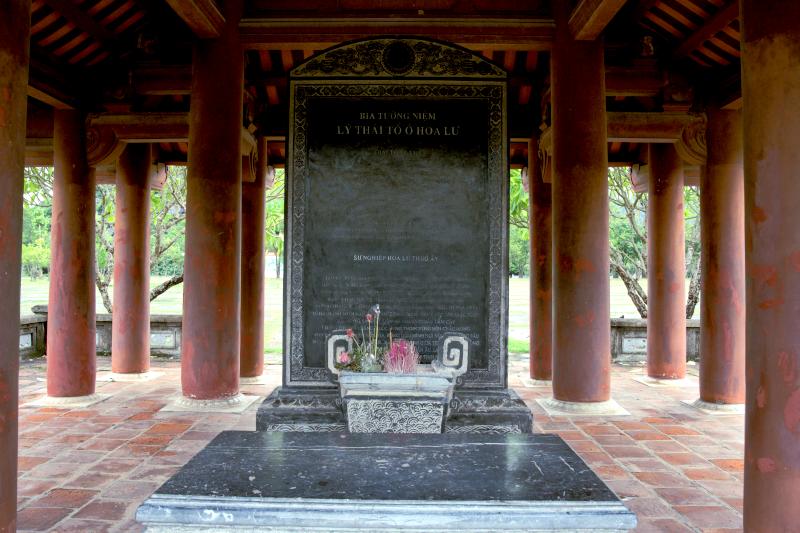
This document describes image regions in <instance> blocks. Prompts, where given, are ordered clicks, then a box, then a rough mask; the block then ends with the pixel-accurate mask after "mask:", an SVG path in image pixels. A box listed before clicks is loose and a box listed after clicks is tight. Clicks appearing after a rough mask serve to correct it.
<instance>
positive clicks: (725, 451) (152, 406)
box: [18, 356, 744, 533]
mask: <svg viewBox="0 0 800 533" xmlns="http://www.w3.org/2000/svg"><path fill="white" fill-rule="evenodd" d="M108 364H109V362H108V360H107V359H105V358H101V359H100V360H99V367H100V369H101V370H103V369H105V370H108ZM153 368H154V369H155V370H160V371H164V375H163V376H161V377H160V378H158V379H156V380H153V381H148V382H142V383H118V382H117V383H112V382H99V383H98V386H97V391H98V392H99V393H104V394H111V395H112V396H111V398H109V399H108V400H106V401H104V402H102V403H99V404H96V405H94V406H91V407H89V408H87V409H75V410H61V409H53V408H37V407H33V406H27V405H22V406H21V408H20V441H19V443H20V458H19V469H20V479H19V500H18V509H19V530H20V531H29V530H30V531H63V532H66V531H75V532H81V533H89V532H92V533H94V532H104V531H115V532H116V531H125V532H128V531H141V528H140V527H139V526H137V524H136V523H135V521H134V520H133V515H134V512H135V510H136V507H137V506H138V505H139V503H141V502H142V501H143V500H144V499H145V498H146V497H147V496H148V495H150V493H152V492H153V491H154V490H155V489H156V488H157V487H158V486H159V485H160V484H161V483H163V482H164V481H165V480H166V479H167V478H169V477H170V476H171V475H172V474H173V473H174V472H175V471H177V470H178V469H179V468H180V466H181V465H183V464H184V463H186V462H187V461H188V460H189V459H190V458H191V457H192V456H193V455H194V454H195V453H196V452H197V451H199V450H200V449H201V448H203V447H204V446H205V444H206V443H207V442H208V441H209V440H211V439H212V438H213V437H214V436H215V435H216V434H217V433H219V432H220V431H223V430H226V429H244V430H254V429H255V411H256V409H257V405H258V404H257V403H256V404H254V405H253V406H252V407H250V408H249V409H248V410H247V411H246V412H245V413H243V414H241V415H238V414H192V413H160V412H158V410H159V409H160V408H161V407H162V406H163V405H165V403H166V402H167V400H168V398H169V397H171V396H173V395H175V394H176V393H177V392H178V391H179V390H180V377H179V376H180V364H179V363H178V362H174V361H169V362H163V361H155V362H154V363H153ZM267 368H268V370H267V378H268V381H269V383H270V384H269V385H267V386H264V385H248V386H243V387H242V392H244V393H245V394H257V395H262V396H263V395H266V394H267V393H268V392H269V391H270V390H272V388H273V387H274V386H276V385H278V384H279V382H280V367H279V366H276V365H269V366H268V367H267ZM641 374H642V369H641V368H640V367H623V366H615V367H614V372H613V375H612V390H613V396H614V399H616V400H617V401H618V402H619V403H620V404H622V406H623V407H625V408H626V409H627V410H628V411H629V412H630V413H631V416H627V417H608V418H604V417H577V416H574V417H572V416H571V417H562V416H558V417H549V416H547V415H546V413H545V412H544V411H543V410H542V409H541V408H540V407H539V405H538V404H537V403H536V402H535V400H536V399H537V398H544V397H547V396H548V395H549V389H547V388H538V387H537V388H526V387H524V386H523V385H522V381H521V378H522V377H524V376H526V375H527V362H526V359H525V357H522V356H512V358H511V365H510V382H511V384H512V386H514V388H515V389H516V390H517V391H518V392H519V393H520V395H521V396H522V398H523V399H524V400H525V401H526V403H527V404H528V405H529V406H530V407H531V410H532V411H533V413H534V420H535V430H536V431H537V432H551V433H557V434H559V435H561V436H562V437H563V438H564V440H566V441H567V442H568V443H569V445H570V446H572V448H573V449H574V450H575V451H576V452H578V453H579V454H580V455H581V457H583V459H584V460H585V461H586V462H587V463H588V464H589V465H590V466H591V467H592V468H593V469H594V471H595V472H597V474H598V475H599V476H600V477H601V478H603V480H604V481H605V482H606V483H608V485H609V486H610V487H611V488H612V489H613V490H614V491H615V492H616V493H617V495H619V497H620V498H622V499H623V501H624V502H625V505H627V506H628V508H630V509H631V510H633V511H634V512H636V514H637V516H638V518H639V528H638V529H637V531H667V532H674V531H708V532H711V531H740V530H741V526H742V515H741V508H742V455H743V441H744V436H743V417H742V416H740V415H724V416H710V415H705V414H703V413H702V412H700V411H697V410H695V409H693V408H691V407H688V406H686V405H683V404H681V403H680V400H688V399H695V398H696V397H697V378H696V377H691V376H690V378H689V379H688V380H687V383H686V385H682V386H674V387H658V388H656V387H648V386H646V385H643V384H641V383H638V382H636V381H634V380H633V377H635V376H641ZM44 375H45V374H44V366H43V364H42V363H25V364H23V368H22V370H21V375H20V395H21V398H20V400H21V403H23V404H24V402H27V401H30V400H33V399H35V398H37V397H40V396H41V395H42V394H44Z"/></svg>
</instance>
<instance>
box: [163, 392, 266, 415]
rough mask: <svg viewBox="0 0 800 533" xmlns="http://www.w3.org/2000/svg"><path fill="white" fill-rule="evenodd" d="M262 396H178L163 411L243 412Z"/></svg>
mask: <svg viewBox="0 0 800 533" xmlns="http://www.w3.org/2000/svg"><path fill="white" fill-rule="evenodd" d="M259 398H261V396H253V395H249V394H248V395H244V394H241V393H239V394H236V395H235V396H230V397H228V398H215V399H211V400H198V399H195V398H187V397H186V396H178V397H176V398H173V399H172V401H170V402H169V403H168V404H167V405H165V406H164V407H162V408H161V411H166V412H174V413H200V412H202V413H243V412H245V411H246V410H247V409H248V408H249V407H250V406H251V405H253V404H254V403H255V402H256V401H257V400H258V399H259Z"/></svg>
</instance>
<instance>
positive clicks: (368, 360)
mask: <svg viewBox="0 0 800 533" xmlns="http://www.w3.org/2000/svg"><path fill="white" fill-rule="evenodd" d="M381 370H383V368H382V367H381V365H380V364H378V358H377V357H376V356H375V354H374V353H370V352H367V353H365V354H364V356H363V357H362V358H361V371H362V372H380V371H381Z"/></svg>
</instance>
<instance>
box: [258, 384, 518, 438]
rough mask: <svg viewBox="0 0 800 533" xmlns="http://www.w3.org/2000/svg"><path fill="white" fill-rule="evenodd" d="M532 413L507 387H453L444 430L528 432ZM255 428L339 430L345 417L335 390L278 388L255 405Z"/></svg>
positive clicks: (344, 422)
mask: <svg viewBox="0 0 800 533" xmlns="http://www.w3.org/2000/svg"><path fill="white" fill-rule="evenodd" d="M532 425H533V415H532V414H531V411H530V409H529V408H528V406H527V405H525V402H523V401H522V400H521V399H520V398H519V396H518V395H517V394H516V393H515V392H514V391H513V390H511V389H508V390H499V391H463V390H456V392H455V394H454V396H453V400H452V401H451V402H450V409H449V415H448V418H447V420H446V421H445V427H444V432H445V433H481V434H490V435H493V434H494V435H497V434H500V435H502V434H507V433H530V432H531V429H532ZM256 429H257V430H259V431H291V432H300V431H301V432H310V431H326V432H343V431H347V419H346V418H345V415H344V413H343V411H342V407H341V398H340V396H339V391H338V390H337V389H303V388H291V387H278V388H276V389H275V390H274V391H272V394H270V395H269V396H268V397H267V398H266V399H265V400H264V401H263V402H262V403H261V405H260V406H259V408H258V414H257V415H256Z"/></svg>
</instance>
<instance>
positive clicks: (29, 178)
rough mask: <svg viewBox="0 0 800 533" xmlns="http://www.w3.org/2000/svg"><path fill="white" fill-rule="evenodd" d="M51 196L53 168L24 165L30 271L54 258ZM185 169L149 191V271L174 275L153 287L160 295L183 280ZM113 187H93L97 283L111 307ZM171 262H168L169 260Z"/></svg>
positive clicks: (173, 172)
mask: <svg viewBox="0 0 800 533" xmlns="http://www.w3.org/2000/svg"><path fill="white" fill-rule="evenodd" d="M52 198H53V168H52V167H29V168H26V169H25V194H24V201H25V216H24V220H25V222H24V227H25V228H27V234H26V235H25V236H24V239H27V240H25V241H24V244H25V245H26V246H27V248H25V249H24V250H23V253H24V255H25V261H27V263H26V264H27V265H28V266H27V269H26V272H27V273H28V275H33V274H32V273H33V272H35V269H36V268H37V265H38V268H41V269H42V270H43V271H44V267H43V266H42V264H43V263H45V262H46V263H47V265H48V268H49V261H50V259H49V258H50V246H49V243H50V218H51V212H52ZM185 203H186V169H185V168H182V167H170V168H169V169H168V178H167V182H166V184H165V185H164V188H163V189H162V190H161V191H152V192H151V210H150V214H151V225H150V227H151V238H150V243H151V251H150V267H151V270H154V269H155V271H156V272H158V269H159V268H163V269H164V270H166V269H167V268H172V269H173V270H172V272H174V275H173V277H172V278H170V279H168V280H167V281H165V282H164V283H162V284H161V285H159V286H158V287H155V288H154V289H153V290H152V291H151V292H150V300H151V301H152V300H154V299H156V298H157V297H158V296H159V295H161V294H163V293H164V292H166V290H167V289H169V288H170V287H172V286H173V285H177V284H178V283H180V282H181V281H183V241H184V220H185V217H186V209H185ZM114 216H115V190H114V186H113V185H98V186H97V189H96V192H95V284H96V285H97V288H98V291H99V292H100V298H101V300H102V302H103V306H104V307H105V308H106V310H107V311H108V312H109V313H110V312H111V308H112V303H111V296H110V294H109V286H110V284H111V279H112V277H113V272H114ZM167 264H169V265H171V266H170V267H166V266H165V265H167ZM178 264H179V265H180V268H178V267H177V265H178Z"/></svg>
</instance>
